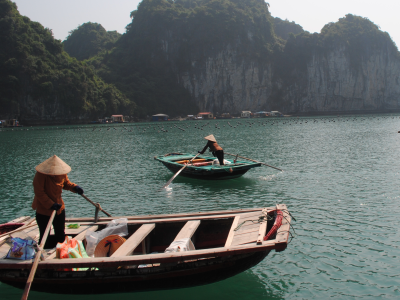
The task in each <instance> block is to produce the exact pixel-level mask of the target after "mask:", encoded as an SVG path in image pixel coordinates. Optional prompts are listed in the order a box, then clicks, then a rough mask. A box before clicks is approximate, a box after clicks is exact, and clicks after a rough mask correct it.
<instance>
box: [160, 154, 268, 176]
mask: <svg viewBox="0 0 400 300" xmlns="http://www.w3.org/2000/svg"><path fill="white" fill-rule="evenodd" d="M193 157H194V155H193V154H190V153H169V154H165V155H162V156H156V157H154V159H155V160H158V161H160V162H161V163H163V164H164V166H166V167H167V168H168V169H169V170H170V171H171V172H172V173H176V172H178V171H179V170H180V169H181V168H182V167H183V166H184V165H185V164H187V163H189V164H188V166H187V167H186V168H185V169H183V171H182V172H181V173H180V175H182V176H185V177H190V178H196V179H213V180H215V179H233V178H237V177H240V176H242V175H243V174H245V173H246V172H247V171H248V170H250V169H251V168H255V167H260V166H261V163H256V162H251V161H245V160H240V161H239V160H237V161H236V162H235V161H234V160H231V159H225V161H228V162H229V164H226V165H223V166H220V165H219V164H217V165H215V164H213V162H214V161H215V159H216V158H215V157H212V156H206V155H199V156H198V157H197V158H196V159H194V160H193V161H191V162H189V160H191V159H192V158H193Z"/></svg>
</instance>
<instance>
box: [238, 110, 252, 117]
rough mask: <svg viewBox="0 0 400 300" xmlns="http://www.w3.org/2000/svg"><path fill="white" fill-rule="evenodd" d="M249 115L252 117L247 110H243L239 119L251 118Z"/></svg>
mask: <svg viewBox="0 0 400 300" xmlns="http://www.w3.org/2000/svg"><path fill="white" fill-rule="evenodd" d="M251 115H252V113H251V111H249V110H244V111H242V113H241V114H240V117H241V118H251Z"/></svg>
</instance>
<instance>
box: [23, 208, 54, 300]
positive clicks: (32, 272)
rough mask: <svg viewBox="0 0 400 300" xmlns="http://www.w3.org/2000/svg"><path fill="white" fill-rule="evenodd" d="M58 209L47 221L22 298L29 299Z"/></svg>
mask: <svg viewBox="0 0 400 300" xmlns="http://www.w3.org/2000/svg"><path fill="white" fill-rule="evenodd" d="M56 212H57V211H55V210H54V211H53V212H52V213H51V216H50V220H49V223H47V227H46V230H45V231H44V235H43V237H42V242H41V243H40V245H39V251H38V252H37V253H36V256H35V260H34V261H33V265H32V269H31V272H30V273H29V277H28V281H27V282H26V285H25V289H24V293H23V294H22V297H21V300H26V299H28V295H29V291H30V289H31V285H32V281H33V278H34V277H35V273H36V269H37V266H38V264H39V260H40V257H41V256H42V252H43V247H44V245H45V244H46V241H47V236H48V235H49V232H50V229H51V225H52V224H53V220H54V217H55V216H56Z"/></svg>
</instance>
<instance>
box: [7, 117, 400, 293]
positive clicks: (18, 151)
mask: <svg viewBox="0 0 400 300" xmlns="http://www.w3.org/2000/svg"><path fill="white" fill-rule="evenodd" d="M228 121H229V123H230V124H231V125H232V127H231V126H229V124H228ZM160 127H163V130H164V131H163V130H161V129H160ZM178 127H180V128H181V129H183V130H181V129H179V128H178ZM195 127H196V128H195ZM399 130H400V115H365V116H341V117H337V116H335V117H312V118H311V117H309V118H279V119H231V120H212V121H201V122H196V121H182V122H166V123H129V124H115V125H87V126H58V127H29V128H21V129H14V130H10V129H7V130H5V129H2V130H1V131H0V142H1V143H0V144H1V155H0V199H1V200H0V210H1V212H2V214H1V215H0V223H4V222H6V221H8V220H11V219H13V218H15V217H17V216H21V215H30V216H33V215H34V211H33V210H32V209H31V208H30V205H31V202H32V199H33V190H32V179H33V176H34V174H35V170H34V167H35V166H36V165H38V164H39V163H40V162H42V161H43V160H45V159H47V158H49V157H50V156H52V155H54V154H56V155H58V156H59V157H60V158H61V159H63V160H64V161H65V162H67V163H68V164H69V165H70V166H71V167H72V172H71V173H70V174H69V178H70V180H71V181H72V182H75V183H77V184H79V185H80V186H81V187H83V189H84V190H85V194H86V195H87V196H88V197H89V198H90V199H91V200H93V201H95V202H100V203H101V205H102V207H103V208H104V209H105V210H106V211H108V212H109V213H111V214H112V215H135V214H159V213H178V212H193V211H209V210H222V209H236V208H251V207H264V206H271V205H275V204H276V203H285V204H286V205H287V206H288V208H289V210H290V211H291V212H292V214H293V215H294V217H295V218H296V219H297V222H294V228H295V230H296V231H295V233H296V234H295V238H294V239H293V240H292V242H291V243H290V244H289V246H288V248H287V249H286V250H285V251H284V252H280V253H275V252H271V253H270V255H269V256H267V258H266V259H265V260H264V261H262V262H261V263H260V264H259V265H257V266H256V267H254V268H252V269H250V270H248V271H246V272H244V273H242V274H240V275H237V276H235V277H232V278H230V279H227V280H225V281H222V282H218V283H214V284H211V285H206V286H201V287H196V288H188V289H181V290H169V291H158V292H146V293H130V294H118V298H119V299H134V298H137V299H142V298H146V299H159V298H164V299H184V298H187V297H190V299H205V298H206V299H207V298H208V299H217V298H218V299H225V298H228V297H229V298H231V299H255V298H262V299H310V298H315V299H317V298H318V299H321V298H328V297H331V298H335V299H353V298H362V299H375V298H378V297H379V298H389V299H398V298H399V297H400V291H399V288H398V286H399V273H400V271H398V269H397V262H398V259H399V257H400V250H399V247H400V242H399V238H400V234H399V230H398V228H399V227H400V226H399V223H400V222H399V217H398V216H399V212H400V208H399V204H400V184H399V170H400V154H399V148H400V134H399V133H397V132H398V131H399ZM209 134H214V135H215V137H216V139H217V141H218V143H219V144H220V145H221V146H222V147H223V148H224V150H225V152H228V153H233V154H239V155H241V156H244V157H249V158H252V159H255V160H259V161H261V162H265V163H267V164H269V165H272V166H276V167H278V168H281V169H283V170H284V172H280V171H277V170H274V169H272V168H269V167H265V166H263V167H259V168H254V169H251V170H250V171H249V172H248V173H246V174H245V175H244V176H243V177H241V178H238V179H233V180H228V181H211V182H210V181H196V180H193V179H186V178H182V177H179V176H178V177H177V178H176V179H175V180H174V181H173V183H172V184H171V186H170V188H169V189H167V190H163V191H159V189H160V188H161V187H162V186H163V185H164V184H165V183H166V182H167V181H168V180H169V179H170V178H171V176H172V175H173V174H172V173H170V172H169V171H168V170H167V169H166V168H165V167H164V166H163V165H162V164H161V163H159V162H157V161H155V160H154V159H153V157H154V156H157V155H162V154H165V153H169V152H192V153H197V151H198V150H201V149H202V148H203V147H204V145H205V143H206V141H205V140H204V139H203V137H204V136H206V135H209ZM63 198H64V201H65V202H66V207H67V209H66V213H67V216H70V217H72V216H74V217H80V216H93V215H94V208H93V207H92V206H91V204H89V203H88V202H86V201H85V200H84V199H83V198H82V197H79V196H77V195H76V194H73V193H70V192H67V191H66V192H64V194H63ZM72 288H73V287H72ZM0 295H1V296H0V298H1V299H19V298H20V296H21V290H18V289H15V288H12V287H9V286H7V285H5V284H1V283H0ZM53 298H54V295H51V294H46V293H36V292H31V294H30V299H42V300H44V299H53ZM57 298H58V299H71V296H65V295H57ZM87 298H96V299H109V298H110V295H100V296H93V297H87V296H76V297H74V299H87Z"/></svg>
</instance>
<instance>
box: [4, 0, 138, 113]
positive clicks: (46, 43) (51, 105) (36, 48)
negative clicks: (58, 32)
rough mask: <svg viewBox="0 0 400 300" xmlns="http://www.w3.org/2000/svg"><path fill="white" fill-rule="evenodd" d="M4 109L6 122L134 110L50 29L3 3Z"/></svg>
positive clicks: (11, 5)
mask: <svg viewBox="0 0 400 300" xmlns="http://www.w3.org/2000/svg"><path fill="white" fill-rule="evenodd" d="M0 44H1V45H2V47H1V50H0V107H1V116H2V117H15V116H18V117H19V118H21V119H22V120H28V119H49V120H52V119H75V118H85V117H86V118H89V117H91V118H92V117H97V116H99V117H100V116H103V115H104V114H105V113H107V114H111V113H117V112H120V113H125V114H130V113H132V112H133V111H132V110H133V108H134V104H133V103H132V102H130V101H129V100H128V99H127V98H126V97H125V96H124V95H123V94H122V93H121V92H120V91H119V90H117V89H116V88H115V86H114V85H112V84H108V83H105V82H104V81H103V80H101V79H100V78H99V77H97V76H96V75H95V74H94V72H93V70H92V68H91V67H90V66H89V65H87V64H85V63H81V62H79V61H77V60H76V59H74V58H71V57H70V56H69V55H68V54H67V53H66V52H64V51H63V47H62V44H61V42H60V41H59V40H56V39H54V38H53V35H52V32H51V30H50V29H48V28H43V26H42V25H41V24H39V23H37V22H32V21H30V19H29V18H27V17H24V16H21V15H20V14H19V12H18V10H17V6H16V5H15V3H13V2H11V1H9V0H0Z"/></svg>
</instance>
